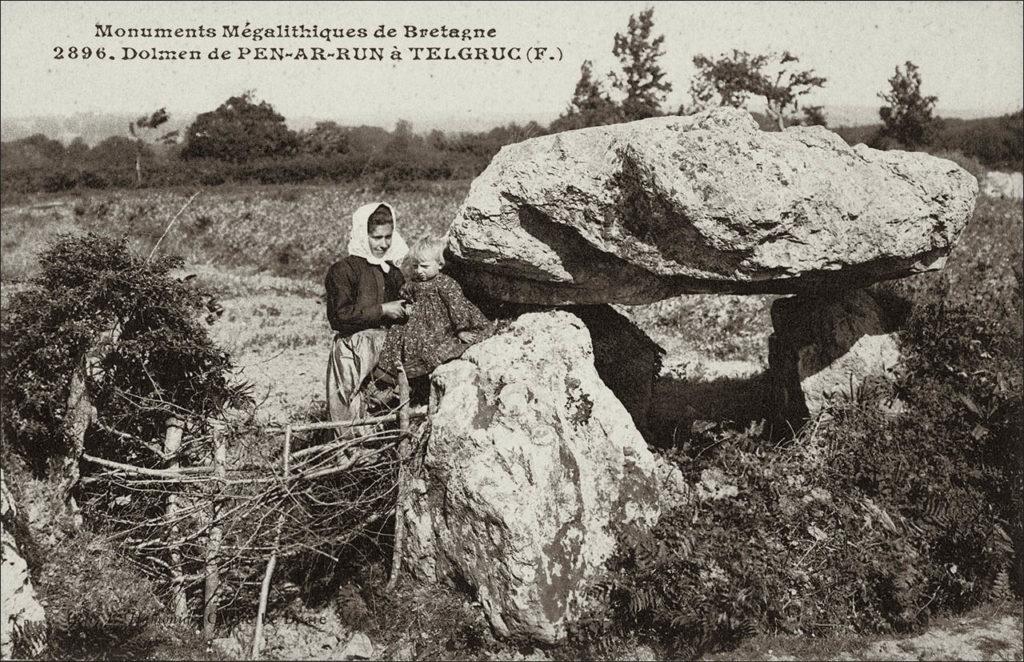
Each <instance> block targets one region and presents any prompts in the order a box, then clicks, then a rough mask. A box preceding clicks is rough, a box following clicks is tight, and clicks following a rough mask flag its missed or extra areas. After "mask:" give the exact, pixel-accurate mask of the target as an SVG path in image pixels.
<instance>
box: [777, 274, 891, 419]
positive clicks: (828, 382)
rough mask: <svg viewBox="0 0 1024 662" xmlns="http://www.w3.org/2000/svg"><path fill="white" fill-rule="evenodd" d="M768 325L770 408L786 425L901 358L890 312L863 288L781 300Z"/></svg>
mask: <svg viewBox="0 0 1024 662" xmlns="http://www.w3.org/2000/svg"><path fill="white" fill-rule="evenodd" d="M772 326H773V327H774V329H775V332H774V333H773V334H772V335H771V337H770V338H769V339H768V366H769V368H768V370H769V381H770V386H769V390H770V398H771V405H770V408H771V410H772V412H773V413H774V414H775V415H776V416H777V417H778V420H779V422H780V423H781V424H782V425H783V426H784V427H785V426H787V425H792V427H794V428H796V427H798V426H799V423H800V422H802V421H803V420H805V419H807V418H809V417H810V418H813V417H815V416H817V415H818V414H819V413H821V411H822V410H823V409H825V407H826V406H827V405H828V403H829V401H830V400H831V399H832V398H835V397H856V396H857V394H858V393H859V392H860V391H861V390H862V389H863V388H864V386H865V383H866V382H867V381H868V380H870V379H872V378H885V377H887V376H889V375H891V374H892V372H893V371H894V369H896V367H897V365H898V364H899V361H900V346H899V342H898V339H897V337H896V332H895V329H894V326H895V324H894V322H893V321H892V319H891V315H890V314H889V313H887V312H886V311H885V310H883V308H882V306H880V305H879V303H878V302H877V301H876V300H875V298H874V297H873V296H872V295H871V294H870V293H868V292H867V291H866V290H853V291H849V292H844V293H842V294H839V295H835V296H831V297H801V296H797V297H790V298H786V299H779V300H777V301H776V302H775V303H773V304H772Z"/></svg>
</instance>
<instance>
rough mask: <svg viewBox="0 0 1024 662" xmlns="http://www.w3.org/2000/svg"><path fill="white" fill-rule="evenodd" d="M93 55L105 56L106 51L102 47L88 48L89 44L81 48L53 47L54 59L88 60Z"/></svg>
mask: <svg viewBox="0 0 1024 662" xmlns="http://www.w3.org/2000/svg"><path fill="white" fill-rule="evenodd" d="M93 57H98V58H106V57H107V52H106V51H105V50H104V49H102V48H90V47H89V46H83V47H81V48H79V47H77V46H70V47H68V48H65V47H63V46H54V47H53V59H54V60H88V59H89V58H93Z"/></svg>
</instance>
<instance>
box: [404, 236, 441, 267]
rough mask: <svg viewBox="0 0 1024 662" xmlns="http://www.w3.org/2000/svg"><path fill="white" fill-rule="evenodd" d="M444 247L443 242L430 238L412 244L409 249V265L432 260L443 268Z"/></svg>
mask: <svg viewBox="0 0 1024 662" xmlns="http://www.w3.org/2000/svg"><path fill="white" fill-rule="evenodd" d="M444 246H445V242H444V241H442V240H440V239H434V238H432V237H427V238H426V239H420V240H419V241H416V242H413V245H412V246H411V247H410V248H409V258H408V259H409V263H410V264H412V263H414V262H417V261H419V260H434V261H436V262H437V263H438V264H439V265H440V266H442V267H443V266H444Z"/></svg>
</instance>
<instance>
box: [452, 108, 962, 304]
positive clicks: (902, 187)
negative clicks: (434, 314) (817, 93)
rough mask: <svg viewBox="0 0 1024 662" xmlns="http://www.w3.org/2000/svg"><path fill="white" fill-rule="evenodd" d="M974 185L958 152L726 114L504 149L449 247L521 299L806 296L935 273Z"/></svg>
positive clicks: (486, 279) (477, 276) (478, 184)
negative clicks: (872, 141)
mask: <svg viewBox="0 0 1024 662" xmlns="http://www.w3.org/2000/svg"><path fill="white" fill-rule="evenodd" d="M977 191H978V183H977V181H976V180H975V179H974V177H973V176H971V175H970V174H968V173H967V172H966V171H964V170H963V169H961V168H960V167H959V166H958V165H956V164H955V163H953V162H952V161H947V160H944V159H940V158H936V157H933V156H930V155H928V154H925V153H921V152H901V151H878V150H874V149H870V148H868V147H865V146H864V145H857V146H856V147H850V146H849V145H847V144H846V143H845V142H844V141H843V140H842V138H840V137H839V136H837V135H836V134H834V133H832V132H830V131H828V130H827V129H825V128H823V127H816V126H815V127H791V128H789V129H786V130H785V131H783V132H765V131H760V130H759V129H758V128H757V125H756V123H755V122H754V120H753V119H752V118H751V117H750V115H749V114H748V113H747V112H746V111H743V110H737V109H732V108H719V109H715V110H711V111H706V112H703V113H699V114H697V115H692V116H687V117H659V118H652V119H647V120H641V121H637V122H630V123H627V124H617V125H612V126H603V127H591V128H587V129H580V130H578V131H568V132H564V133H559V134H554V135H550V136H543V137H539V138H534V139H531V140H526V141H523V142H521V143H516V144H514V145H509V146H507V147H504V148H503V149H502V150H501V151H500V152H499V153H498V154H497V156H495V158H494V159H493V160H492V161H491V164H490V165H489V166H488V167H487V169H486V170H485V171H484V172H483V173H482V174H481V175H480V176H479V177H477V179H476V180H475V181H474V182H473V185H472V187H471V189H470V192H469V196H468V197H467V198H466V201H465V202H464V204H463V205H462V207H461V209H460V210H459V213H458V215H457V217H456V219H455V221H454V223H453V224H452V227H451V230H450V234H449V243H448V249H449V252H450V253H451V256H452V260H453V262H455V263H457V265H458V267H457V268H458V269H459V270H461V271H462V272H463V273H465V274H466V277H464V278H462V279H461V280H462V282H463V284H464V285H465V286H467V287H476V288H478V289H480V290H482V291H485V292H486V293H487V294H488V295H489V296H491V297H494V298H497V299H502V300H507V301H516V302H523V303H539V304H549V305H560V304H571V303H582V304H590V303H634V304H635V303H648V302H652V301H656V300H659V299H664V298H668V297H671V296H676V295H679V294H686V293H702V292H703V293H714V292H728V293H738V294H751V293H777V294H791V293H809V292H816V291H822V290H831V289H835V288H852V287H859V286H864V285H867V284H870V283H872V282H875V281H879V280H884V279H890V278H897V277H901V276H907V275H910V274H914V273H918V272H922V271H927V270H931V269H937V268H940V267H941V266H942V265H943V264H944V262H945V259H946V256H947V255H948V254H949V251H950V249H951V247H952V246H953V244H954V242H955V241H956V240H957V238H958V237H959V235H960V233H961V231H962V230H963V228H964V226H965V224H966V223H967V220H968V218H969V217H970V215H971V213H972V211H973V209H974V202H975V197H976V195H977Z"/></svg>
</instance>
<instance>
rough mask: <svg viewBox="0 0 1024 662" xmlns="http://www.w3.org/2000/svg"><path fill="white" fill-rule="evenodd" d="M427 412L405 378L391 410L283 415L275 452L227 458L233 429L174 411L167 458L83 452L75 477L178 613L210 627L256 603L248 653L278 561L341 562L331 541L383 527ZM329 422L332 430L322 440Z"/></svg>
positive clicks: (256, 647)
mask: <svg viewBox="0 0 1024 662" xmlns="http://www.w3.org/2000/svg"><path fill="white" fill-rule="evenodd" d="M402 377H404V375H402ZM426 417H427V411H426V408H425V407H411V406H410V405H409V389H408V383H407V381H406V380H405V379H400V383H399V404H398V405H397V406H396V407H394V408H392V409H390V410H389V411H388V413H387V414H385V415H380V416H375V417H367V418H362V419H356V420H351V421H345V422H317V423H309V424H303V425H287V426H285V427H284V428H283V430H281V433H282V434H280V436H279V438H280V441H281V447H280V454H279V455H277V456H276V457H272V459H271V460H270V461H267V462H264V463H262V465H260V464H259V463H257V465H256V466H250V465H246V464H244V463H242V462H238V461H235V462H229V461H228V458H227V447H228V443H227V442H228V439H229V438H230V435H231V432H230V430H224V429H222V430H220V431H216V432H214V433H212V435H210V437H209V438H207V439H201V440H200V439H183V429H182V422H181V421H180V420H178V419H176V418H173V417H172V418H170V419H168V421H167V427H166V439H165V443H164V447H163V449H156V450H157V451H160V452H161V453H162V456H163V458H164V460H165V464H166V465H167V466H166V468H160V469H154V468H149V467H143V466H136V465H131V464H126V463H123V462H118V461H114V460H110V459H107V458H102V457H96V456H93V455H88V454H86V455H84V456H83V460H85V461H86V462H88V463H90V464H92V465H94V467H95V469H96V471H94V472H92V473H91V474H90V475H89V476H87V477H85V478H84V479H83V480H82V483H83V489H85V490H86V491H87V492H89V493H90V494H92V495H94V496H95V495H103V501H104V503H107V504H114V505H115V506H117V505H120V506H122V507H123V508H124V513H122V514H118V510H117V508H116V507H115V508H113V509H107V510H106V511H105V516H106V517H107V519H108V524H109V526H110V528H111V530H112V533H111V534H110V535H109V536H108V538H107V539H108V541H110V542H113V543H115V544H117V545H118V546H119V547H120V548H121V549H122V550H124V551H126V552H127V554H126V556H127V558H130V559H131V560H132V561H133V562H134V563H136V564H137V565H138V566H139V567H140V569H142V570H143V571H145V572H146V573H147V574H149V575H150V576H153V577H155V578H158V579H160V580H161V582H162V584H163V585H165V586H167V587H168V589H169V596H168V597H169V603H170V604H171V605H172V607H173V610H174V613H175V617H176V618H178V619H180V620H182V621H190V622H195V621H197V620H198V619H199V618H200V615H201V618H202V621H203V629H204V632H205V633H206V635H207V636H209V637H212V636H213V634H214V632H215V629H216V627H217V619H218V611H220V610H223V609H226V608H234V609H242V610H244V609H246V608H247V607H248V608H251V605H252V604H253V602H256V603H257V605H258V606H257V615H256V620H255V628H254V634H253V641H252V648H251V651H250V654H251V656H252V657H257V656H258V655H259V652H260V648H261V646H262V623H263V617H264V614H265V612H266V608H267V601H268V594H269V591H270V585H271V582H272V577H273V574H274V569H275V566H276V564H277V562H278V560H279V559H284V558H287V557H292V556H296V555H300V554H314V555H320V556H323V557H325V558H328V559H330V560H332V561H334V562H338V561H339V558H338V557H337V556H336V550H338V549H340V548H343V547H344V546H345V545H346V544H347V543H350V542H352V541H353V540H354V539H355V538H357V537H358V536H360V535H363V534H364V533H365V532H366V531H368V530H369V529H371V527H374V526H375V525H376V526H380V525H382V524H383V521H385V520H386V519H387V518H388V517H390V516H391V515H392V513H394V512H395V506H396V503H400V492H401V491H402V490H403V489H404V488H403V485H404V483H405V482H406V481H405V480H404V470H403V468H402V467H403V464H404V463H405V460H407V459H408V458H409V457H410V455H411V453H410V445H411V441H410V440H411V438H412V436H413V433H414V428H415V426H416V425H417V424H418V423H419V422H421V421H422V420H423V419H425V418H426ZM324 431H327V432H331V431H333V432H334V434H333V435H329V436H327V438H326V439H324V437H325V435H324V434H323V432H324ZM314 437H320V438H319V439H317V438H314ZM197 442H203V443H202V444H201V447H202V448H204V449H208V452H207V453H206V455H207V457H206V458H205V459H204V460H203V461H202V462H201V463H196V464H193V465H191V466H189V465H184V466H183V464H184V463H183V462H182V458H183V457H189V456H191V457H195V456H196V453H195V452H194V448H195V447H196V444H197ZM310 442H312V443H310ZM189 448H190V449H192V452H190V453H185V452H184V450H185V449H189ZM395 522H396V524H395V540H394V550H395V552H394V561H393V563H392V574H391V577H390V579H389V586H392V587H393V586H394V583H395V581H396V580H397V576H398V558H399V555H400V549H401V538H402V529H401V524H400V518H398V517H396V518H395ZM257 591H258V598H257V593H256V592H257Z"/></svg>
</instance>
